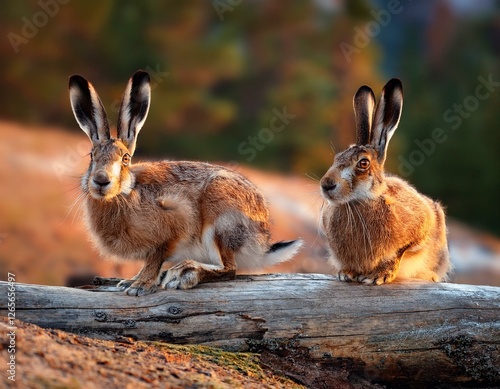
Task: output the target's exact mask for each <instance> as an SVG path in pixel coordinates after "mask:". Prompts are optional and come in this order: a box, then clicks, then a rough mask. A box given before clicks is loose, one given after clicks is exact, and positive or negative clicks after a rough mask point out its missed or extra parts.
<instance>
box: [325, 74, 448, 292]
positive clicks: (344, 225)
mask: <svg viewBox="0 0 500 389" xmlns="http://www.w3.org/2000/svg"><path fill="white" fill-rule="evenodd" d="M402 106H403V86H402V84H401V81H400V80H398V79H392V80H390V81H389V82H388V83H387V84H386V85H385V87H384V89H383V90H382V95H381V97H380V101H379V102H378V105H376V106H375V96H374V94H373V91H372V90H371V89H370V88H369V87H367V86H362V87H361V88H360V89H359V90H358V92H357V93H356V95H355V96H354V113H355V119H356V131H357V142H356V144H355V145H352V146H350V147H349V148H348V149H347V150H345V151H343V152H341V153H339V154H337V155H336V156H335V159H334V162H333V165H332V167H331V168H330V169H329V170H328V171H327V172H326V174H325V175H324V176H323V178H322V179H321V182H320V185H321V191H322V195H323V197H324V198H325V199H326V204H325V205H324V208H323V211H322V225H323V229H324V232H325V234H326V237H327V240H328V245H329V251H330V254H331V256H330V262H331V264H332V265H333V266H334V268H335V270H336V272H338V277H339V279H340V280H341V281H355V282H362V283H365V284H374V285H380V284H383V283H387V282H391V281H393V280H394V279H395V278H396V277H398V278H421V279H424V280H429V281H431V280H432V281H436V282H437V281H444V280H446V275H447V273H448V271H449V269H450V260H449V254H448V247H447V242H446V225H445V216H444V212H443V209H442V207H441V205H440V204H439V203H437V202H435V201H433V200H431V199H429V198H428V197H426V196H424V195H422V194H420V193H418V192H417V191H416V190H415V189H414V188H413V187H412V186H410V185H409V184H408V183H407V182H405V181H403V180H402V179H400V178H398V177H395V176H391V175H388V174H386V173H384V162H385V158H386V153H387V146H388V145H389V140H390V139H391V137H392V135H393V134H394V132H395V130H396V128H397V126H398V123H399V119H400V116H401V109H402Z"/></svg>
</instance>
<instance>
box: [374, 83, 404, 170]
mask: <svg viewBox="0 0 500 389" xmlns="http://www.w3.org/2000/svg"><path fill="white" fill-rule="evenodd" d="M402 109H403V85H402V84H401V81H400V80H399V79H397V78H393V79H391V80H390V81H389V82H388V83H387V84H386V85H385V86H384V89H382V95H381V97H380V101H379V103H378V105H377V109H376V111H375V120H374V122H373V128H372V137H371V144H372V146H373V147H374V148H375V150H377V152H378V155H379V156H378V160H379V162H380V163H381V164H383V163H384V161H385V157H386V154H387V147H388V146H389V141H390V140H391V138H392V136H393V135H394V132H395V131H396V128H397V127H398V124H399V119H400V118H401V111H402Z"/></svg>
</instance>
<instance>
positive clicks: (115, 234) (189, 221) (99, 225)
mask: <svg viewBox="0 0 500 389" xmlns="http://www.w3.org/2000/svg"><path fill="white" fill-rule="evenodd" d="M130 171H131V173H132V175H133V177H134V180H133V181H134V186H133V188H132V190H131V191H130V193H129V194H127V195H124V194H121V195H119V196H116V197H115V198H114V199H111V200H109V201H104V200H95V199H94V198H92V197H91V196H88V197H87V201H86V207H85V208H86V215H87V225H88V229H89V231H90V232H91V236H92V237H93V241H94V242H95V244H96V246H97V248H98V249H99V250H100V251H101V252H102V253H103V254H104V255H107V256H112V257H114V258H117V259H144V258H147V257H148V256H149V255H150V254H152V253H153V252H157V250H158V249H161V250H164V251H165V256H166V257H169V259H172V260H174V261H181V260H185V259H187V258H190V259H195V260H198V261H200V262H205V263H212V264H217V265H219V264H220V263H221V262H220V255H219V253H218V250H217V248H216V247H214V244H215V243H214V239H215V238H217V239H219V241H220V243H221V244H222V245H224V246H225V247H227V248H229V249H231V250H232V251H234V252H235V253H236V261H237V262H244V261H247V260H248V258H250V257H251V256H252V255H253V256H254V257H256V260H257V261H258V260H259V257H261V256H262V255H263V254H264V253H265V251H266V250H267V249H268V247H269V235H270V234H269V212H268V209H267V206H266V203H265V201H264V198H263V196H262V195H261V194H260V192H259V191H258V190H257V189H256V188H255V187H254V186H253V184H251V183H250V182H249V181H248V180H247V179H245V178H244V177H243V176H241V175H240V174H238V173H236V172H233V171H231V170H229V169H226V168H224V167H221V166H217V165H211V164H206V163H197V162H168V161H162V162H156V163H142V164H137V165H134V166H132V167H131V169H130ZM241 257H244V258H241ZM166 259H167V258H166ZM239 259H240V260H239Z"/></svg>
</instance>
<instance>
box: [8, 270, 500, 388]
mask: <svg viewBox="0 0 500 389" xmlns="http://www.w3.org/2000/svg"><path fill="white" fill-rule="evenodd" d="M8 286H9V285H8V284H7V283H6V282H0V295H2V296H7V293H8ZM104 289H105V288H104ZM111 289H112V288H111ZM15 294H16V301H15V305H16V311H15V315H16V319H19V320H22V321H25V322H28V323H34V324H37V325H39V326H41V327H44V328H56V329H61V330H65V331H69V332H73V333H76V334H80V335H86V336H91V337H97V338H102V339H117V338H123V337H131V338H134V339H140V340H160V341H166V342H171V343H180V344H188V343H189V344H192V343H198V344H205V345H213V346H219V347H223V348H225V349H226V350H231V351H252V352H259V353H261V354H262V358H263V361H264V362H265V363H267V364H270V365H273V366H274V367H275V368H276V367H277V366H278V367H280V368H282V369H287V370H288V374H289V375H291V376H293V375H294V374H296V375H300V374H306V373H305V372H303V371H302V373H300V372H297V371H295V372H294V369H295V367H294V365H295V363H297V364H299V362H301V363H302V365H304V362H307V363H309V366H310V369H311V371H312V370H315V369H318V370H323V371H328V370H329V369H337V368H344V369H347V370H348V371H350V372H352V373H355V374H357V375H359V376H361V377H364V378H366V379H369V380H370V381H372V382H376V383H382V384H386V385H389V386H391V387H397V386H400V385H401V386H402V387H436V386H437V385H439V386H440V387H452V386H455V387H456V386H458V385H461V386H470V385H473V386H475V387H478V386H483V387H488V386H496V385H500V288H495V287H486V286H471V285H456V284H436V283H424V282H407V283H393V284H389V285H383V286H373V287H370V286H365V285H358V284H347V283H341V282H337V281H335V280H334V279H333V278H332V277H330V276H326V275H305V274H290V275H262V276H239V277H237V279H236V280H234V281H229V282H220V283H211V284H202V285H199V286H197V287H196V288H195V289H192V290H169V291H163V290H162V291H159V292H158V293H156V294H152V295H149V296H144V297H129V296H125V295H123V294H122V293H102V292H101V293H99V292H97V291H95V290H91V291H89V290H80V289H71V288H65V287H53V286H39V285H27V284H16V285H15ZM6 301H7V300H6V299H2V301H1V302H0V315H3V316H7V313H8V310H7V302H6ZM306 366H307V364H306Z"/></svg>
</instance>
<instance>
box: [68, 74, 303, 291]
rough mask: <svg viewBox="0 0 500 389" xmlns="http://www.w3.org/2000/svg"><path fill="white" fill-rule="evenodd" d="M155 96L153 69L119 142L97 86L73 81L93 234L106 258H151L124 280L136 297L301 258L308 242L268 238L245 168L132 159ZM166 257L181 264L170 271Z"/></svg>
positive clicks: (123, 112) (126, 105) (124, 110)
mask: <svg viewBox="0 0 500 389" xmlns="http://www.w3.org/2000/svg"><path fill="white" fill-rule="evenodd" d="M150 93H151V88H150V78H149V75H148V73H146V72H144V71H137V72H136V73H135V74H134V75H133V76H132V77H131V78H130V80H129V82H128V85H127V87H126V89H125V93H124V95H123V100H122V102H121V107H120V111H119V114H118V123H117V135H118V136H117V138H116V139H115V138H113V137H111V135H110V131H109V125H108V120H107V117H106V113H105V111H104V107H103V105H102V103H101V100H100V99H99V97H98V95H97V93H96V91H95V90H94V88H93V86H92V85H91V84H90V83H89V82H88V81H87V80H85V79H84V78H83V77H81V76H78V75H74V76H71V77H70V79H69V95H70V100H71V107H72V109H73V113H74V115H75V118H76V120H77V122H78V124H79V126H80V127H81V129H82V130H83V131H84V132H85V133H86V134H87V135H88V137H89V138H90V140H91V141H92V145H93V147H92V152H91V160H90V166H89V168H88V170H87V172H86V173H85V175H84V176H83V178H82V181H81V187H82V190H83V192H84V194H85V201H84V213H85V220H86V225H87V228H88V231H89V232H90V235H91V238H92V240H93V242H94V244H95V246H96V247H97V249H98V250H99V251H100V252H101V253H102V254H103V255H105V256H108V257H113V258H116V259H119V260H143V261H144V262H145V264H144V266H143V268H142V270H141V271H140V272H139V273H138V274H137V275H136V276H135V277H133V278H132V279H131V280H123V281H121V282H120V283H119V284H118V286H119V287H121V288H122V289H123V290H125V291H126V293H127V294H128V295H145V294H149V293H153V292H154V291H155V290H156V289H157V288H158V287H159V286H161V287H163V288H167V289H170V288H171V289H175V288H179V289H188V288H192V287H194V286H195V285H197V284H198V283H202V282H210V281H218V280H227V279H231V278H234V276H235V274H236V270H237V269H238V270H252V269H261V268H263V267H265V266H269V265H273V264H276V263H279V262H282V261H286V260H288V259H290V258H291V257H292V256H293V255H295V253H296V252H297V251H298V250H299V248H300V246H301V245H302V242H301V241H300V240H294V241H285V242H278V243H274V244H270V243H269V239H270V232H269V228H270V224H269V210H268V208H267V205H266V202H265V200H264V198H263V196H262V194H261V193H260V192H259V191H258V190H257V188H256V187H255V186H254V185H253V184H252V183H250V182H249V181H248V180H247V179H245V178H244V177H242V176H241V175H240V174H238V173H236V172H234V171H232V170H230V169H227V168H225V167H221V166H217V165H211V164H208V163H202V162H177V161H161V162H143V163H137V164H132V156H133V155H134V151H135V147H136V141H137V135H138V134H139V131H140V130H141V127H142V126H143V124H144V121H145V120H146V116H147V114H148V110H149V102H150ZM164 261H171V262H173V263H177V264H176V265H174V266H173V267H171V268H170V269H169V270H168V271H167V272H164V273H162V272H161V267H162V264H163V262H164Z"/></svg>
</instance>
